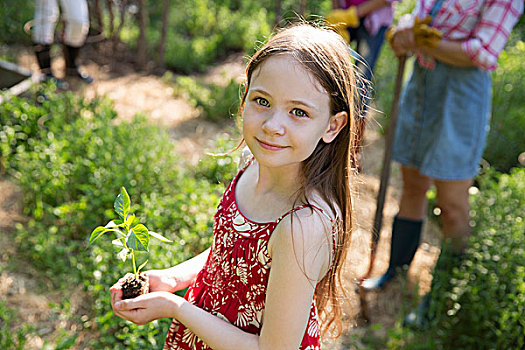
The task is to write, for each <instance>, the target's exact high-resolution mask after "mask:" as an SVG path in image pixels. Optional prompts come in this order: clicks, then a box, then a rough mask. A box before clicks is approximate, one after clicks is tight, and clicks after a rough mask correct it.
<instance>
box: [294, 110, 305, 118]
mask: <svg viewBox="0 0 525 350" xmlns="http://www.w3.org/2000/svg"><path fill="white" fill-rule="evenodd" d="M292 114H293V115H295V116H296V117H299V118H304V117H308V114H307V113H306V112H305V111H303V110H302V109H299V108H294V109H293V110H292Z"/></svg>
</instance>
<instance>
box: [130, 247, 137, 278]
mask: <svg viewBox="0 0 525 350" xmlns="http://www.w3.org/2000/svg"><path fill="white" fill-rule="evenodd" d="M131 261H132V262H133V273H134V274H135V279H137V267H136V266H135V252H134V251H133V250H131Z"/></svg>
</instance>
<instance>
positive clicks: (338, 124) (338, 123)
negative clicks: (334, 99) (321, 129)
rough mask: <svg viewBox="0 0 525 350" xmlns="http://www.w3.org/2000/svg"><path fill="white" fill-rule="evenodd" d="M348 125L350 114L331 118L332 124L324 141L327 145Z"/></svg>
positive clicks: (324, 136)
mask: <svg viewBox="0 0 525 350" xmlns="http://www.w3.org/2000/svg"><path fill="white" fill-rule="evenodd" d="M346 123H348V113H346V112H344V111H343V112H339V113H337V114H335V115H333V116H331V117H330V124H328V129H327V130H326V132H325V134H324V135H323V141H324V142H326V143H330V142H332V141H333V140H334V139H335V138H336V137H337V135H338V134H339V132H340V131H341V130H342V129H343V128H344V127H345V125H346Z"/></svg>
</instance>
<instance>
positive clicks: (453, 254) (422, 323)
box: [403, 244, 464, 330]
mask: <svg viewBox="0 0 525 350" xmlns="http://www.w3.org/2000/svg"><path fill="white" fill-rule="evenodd" d="M463 255H464V254H463V253H462V252H458V251H456V250H454V249H452V248H450V245H448V244H444V245H443V247H442V248H441V252H440V253H439V258H438V261H437V262H436V266H435V267H434V273H433V277H432V284H431V286H430V292H428V293H427V294H425V295H424V296H423V298H422V299H421V302H420V303H419V305H418V307H417V308H416V309H415V310H412V311H410V312H409V313H408V314H406V315H405V318H404V319H403V327H410V328H415V329H419V330H424V329H426V328H428V325H429V323H430V318H431V304H432V299H433V298H435V297H436V296H435V295H434V293H438V292H439V291H441V292H443V291H449V290H450V289H451V288H452V287H451V286H450V276H451V275H450V274H451V272H452V269H453V268H454V267H457V266H459V265H460V264H461V260H462V259H463ZM443 284H444V285H443ZM435 311H436V310H434V312H435Z"/></svg>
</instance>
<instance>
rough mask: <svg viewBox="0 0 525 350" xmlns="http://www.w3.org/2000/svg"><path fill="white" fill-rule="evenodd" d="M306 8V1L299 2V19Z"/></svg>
mask: <svg viewBox="0 0 525 350" xmlns="http://www.w3.org/2000/svg"><path fill="white" fill-rule="evenodd" d="M306 6H308V0H301V1H300V2H299V15H300V16H301V17H303V16H304V12H305V11H306Z"/></svg>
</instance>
